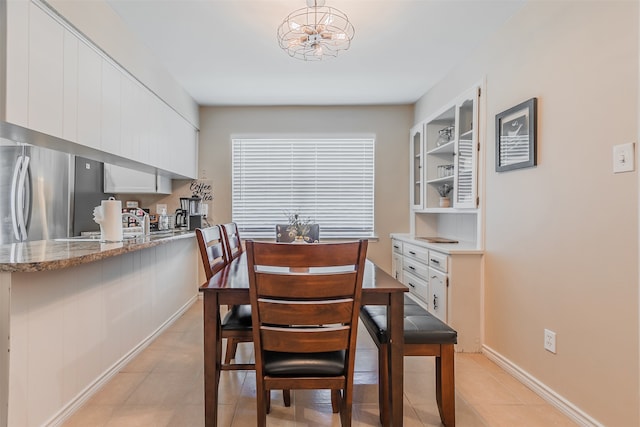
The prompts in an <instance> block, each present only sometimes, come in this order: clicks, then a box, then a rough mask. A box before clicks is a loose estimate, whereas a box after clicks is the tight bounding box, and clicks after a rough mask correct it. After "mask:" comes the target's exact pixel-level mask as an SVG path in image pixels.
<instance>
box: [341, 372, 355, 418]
mask: <svg viewBox="0 0 640 427" xmlns="http://www.w3.org/2000/svg"><path fill="white" fill-rule="evenodd" d="M352 408H353V379H351V381H347V384H346V387H345V389H344V391H343V396H342V402H341V404H340V421H341V423H342V427H351V416H352Z"/></svg>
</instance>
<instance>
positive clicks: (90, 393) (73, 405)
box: [43, 295, 198, 427]
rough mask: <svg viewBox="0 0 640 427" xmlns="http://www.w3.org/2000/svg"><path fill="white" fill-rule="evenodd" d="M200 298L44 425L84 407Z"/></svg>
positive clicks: (51, 426) (61, 420)
mask: <svg viewBox="0 0 640 427" xmlns="http://www.w3.org/2000/svg"><path fill="white" fill-rule="evenodd" d="M197 300H198V295H194V296H193V297H192V298H190V299H189V301H187V302H186V303H185V304H184V305H183V306H182V307H180V308H179V309H178V311H176V312H175V313H174V314H173V315H172V316H171V317H169V318H168V319H167V320H166V321H165V322H164V323H163V324H162V325H160V327H159V328H158V329H156V330H155V331H154V332H152V333H151V335H149V336H148V337H147V338H145V339H143V340H142V341H141V342H140V343H139V344H138V345H137V346H135V347H134V348H132V349H131V351H130V352H128V353H127V354H125V355H124V356H122V358H120V360H118V361H117V362H116V363H114V364H113V365H112V366H111V367H110V368H109V369H107V370H106V371H105V372H104V373H103V374H102V375H101V376H99V377H98V378H96V379H95V381H93V382H92V383H91V384H89V385H88V386H87V387H85V388H84V390H82V391H81V392H80V393H79V394H78V395H77V396H76V397H75V398H73V399H72V400H71V401H70V402H69V403H68V404H67V405H66V406H64V407H63V408H62V409H60V411H58V413H57V414H55V415H54V416H53V417H51V418H50V419H49V421H47V422H46V423H44V424H43V425H44V426H47V427H58V426H61V425H62V424H63V423H64V422H65V421H66V420H67V419H69V417H71V415H73V414H74V413H75V412H76V411H77V410H78V409H80V408H81V407H82V405H84V404H85V402H87V401H88V400H89V399H90V398H91V397H92V396H93V395H94V394H95V393H96V392H98V390H100V389H101V388H102V387H103V386H104V385H105V384H106V383H107V382H109V380H110V379H111V378H113V377H114V376H115V375H116V374H117V373H118V372H120V370H121V369H122V368H124V367H125V366H126V365H127V364H128V363H129V362H130V361H131V360H133V358H135V357H136V356H137V355H138V354H140V353H141V352H142V350H144V349H145V348H147V347H148V346H149V344H151V343H152V342H153V341H154V340H155V339H156V338H158V336H160V335H161V334H162V333H163V332H164V331H165V330H166V329H167V328H168V327H169V326H171V325H172V324H173V322H175V321H176V320H177V319H178V318H179V317H180V316H181V315H182V314H183V313H184V312H185V311H187V310H188V309H189V307H191V306H192V305H193V304H194V303H195V302H196V301H197Z"/></svg>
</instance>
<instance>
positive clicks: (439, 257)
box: [392, 234, 482, 352]
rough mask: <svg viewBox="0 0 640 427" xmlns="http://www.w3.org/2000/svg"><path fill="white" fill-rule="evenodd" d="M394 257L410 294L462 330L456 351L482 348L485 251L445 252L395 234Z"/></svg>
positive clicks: (393, 237) (393, 236)
mask: <svg viewBox="0 0 640 427" xmlns="http://www.w3.org/2000/svg"><path fill="white" fill-rule="evenodd" d="M392 257H393V258H392V260H393V263H392V267H393V271H392V274H393V275H395V277H396V279H398V280H400V281H401V282H402V283H403V284H404V285H406V286H407V287H408V288H409V295H410V296H411V297H412V298H413V299H414V300H415V301H417V302H418V303H419V304H420V305H422V306H423V307H424V308H425V309H427V311H429V313H431V314H433V315H434V316H436V317H438V318H439V319H440V320H442V321H443V322H445V323H447V324H448V325H450V326H451V327H452V328H454V329H455V330H456V331H458V344H457V345H456V351H467V352H478V351H480V349H481V342H480V323H481V309H480V307H481V305H480V304H481V292H480V289H481V286H480V281H481V279H480V277H481V272H482V252H479V251H467V250H461V251H460V252H456V251H455V250H453V251H451V252H450V253H444V252H442V249H441V248H440V247H438V248H436V247H434V246H433V245H430V244H428V243H425V242H424V241H420V240H417V239H414V238H412V237H410V236H407V235H395V234H394V235H392ZM398 269H400V271H401V273H402V274H401V275H398V274H397V272H398ZM399 276H400V277H399Z"/></svg>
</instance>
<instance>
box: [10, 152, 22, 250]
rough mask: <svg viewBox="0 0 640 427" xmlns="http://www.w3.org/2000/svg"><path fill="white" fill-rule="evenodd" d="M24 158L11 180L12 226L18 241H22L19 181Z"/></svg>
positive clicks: (18, 162) (19, 161) (17, 165)
mask: <svg viewBox="0 0 640 427" xmlns="http://www.w3.org/2000/svg"><path fill="white" fill-rule="evenodd" d="M22 158H23V156H20V157H18V161H17V162H16V165H15V167H14V168H13V177H12V178H11V225H12V226H13V235H14V237H15V238H16V240H17V241H20V240H21V239H20V228H19V227H18V206H19V203H18V191H19V190H18V181H19V176H20V170H21V169H22Z"/></svg>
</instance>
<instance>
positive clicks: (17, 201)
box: [11, 156, 30, 241]
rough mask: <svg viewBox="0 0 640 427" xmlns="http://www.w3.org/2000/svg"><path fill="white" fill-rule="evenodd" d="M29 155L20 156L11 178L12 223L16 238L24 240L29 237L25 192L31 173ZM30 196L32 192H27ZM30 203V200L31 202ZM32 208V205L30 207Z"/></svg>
mask: <svg viewBox="0 0 640 427" xmlns="http://www.w3.org/2000/svg"><path fill="white" fill-rule="evenodd" d="M29 160H30V158H29V157H28V156H20V158H18V162H17V163H16V167H15V169H14V170H13V178H12V180H11V224H12V226H13V234H14V235H15V238H16V240H18V241H23V240H25V239H26V238H27V223H26V218H25V216H26V215H27V212H26V211H25V205H24V203H25V193H26V187H25V184H26V180H27V175H28V173H29ZM27 196H28V197H29V196H30V194H27ZM29 203H30V202H29ZM28 209H30V206H29V207H28Z"/></svg>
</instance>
